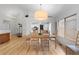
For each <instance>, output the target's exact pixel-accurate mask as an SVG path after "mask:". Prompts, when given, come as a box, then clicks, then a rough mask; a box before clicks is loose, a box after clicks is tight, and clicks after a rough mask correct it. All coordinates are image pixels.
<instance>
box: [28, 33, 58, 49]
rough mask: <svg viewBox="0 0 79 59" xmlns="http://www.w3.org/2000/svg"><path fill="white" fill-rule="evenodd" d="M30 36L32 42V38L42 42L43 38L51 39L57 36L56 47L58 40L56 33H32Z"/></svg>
mask: <svg viewBox="0 0 79 59" xmlns="http://www.w3.org/2000/svg"><path fill="white" fill-rule="evenodd" d="M28 37H29V38H30V43H31V41H32V40H38V41H39V42H40V41H41V40H51V38H55V48H56V46H57V40H56V36H55V35H52V36H50V35H49V34H39V33H31V34H30V35H29V36H28ZM40 43H41V42H40Z"/></svg>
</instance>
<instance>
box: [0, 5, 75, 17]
mask: <svg viewBox="0 0 79 59" xmlns="http://www.w3.org/2000/svg"><path fill="white" fill-rule="evenodd" d="M74 6H76V5H73V4H72V5H69V4H66V5H64V4H48V5H46V4H42V5H41V6H40V4H0V14H2V15H6V14H8V15H9V14H11V13H13V14H14V15H17V14H19V13H21V12H23V13H25V14H32V15H33V14H34V12H35V11H36V10H38V9H40V8H41V9H44V10H46V11H47V12H48V15H49V16H53V17H57V16H58V15H60V14H62V12H66V11H67V10H69V9H71V8H73V7H74Z"/></svg>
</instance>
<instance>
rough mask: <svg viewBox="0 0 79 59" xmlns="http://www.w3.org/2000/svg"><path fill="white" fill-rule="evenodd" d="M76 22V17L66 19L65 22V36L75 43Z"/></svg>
mask: <svg viewBox="0 0 79 59" xmlns="http://www.w3.org/2000/svg"><path fill="white" fill-rule="evenodd" d="M76 26H77V22H76V15H75V16H72V17H69V18H66V22H65V36H66V37H67V38H68V39H70V40H72V41H75V40H76V35H77V34H76V32H77V31H76V29H77V27H76Z"/></svg>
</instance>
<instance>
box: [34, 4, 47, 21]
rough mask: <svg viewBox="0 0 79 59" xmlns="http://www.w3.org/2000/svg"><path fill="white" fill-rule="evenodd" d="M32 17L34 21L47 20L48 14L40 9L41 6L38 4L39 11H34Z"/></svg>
mask: <svg viewBox="0 0 79 59" xmlns="http://www.w3.org/2000/svg"><path fill="white" fill-rule="evenodd" d="M34 17H35V19H36V20H46V19H48V13H47V12H46V11H45V10H43V9H41V4H40V9H39V10H37V11H35V14H34Z"/></svg>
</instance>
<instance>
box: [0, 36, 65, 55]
mask: <svg viewBox="0 0 79 59" xmlns="http://www.w3.org/2000/svg"><path fill="white" fill-rule="evenodd" d="M25 39H26V37H22V38H18V37H16V36H11V40H10V41H9V42H6V43H3V44H0V55H65V52H64V51H63V49H62V48H61V47H60V46H59V45H57V48H56V49H55V44H54V41H50V49H49V51H46V50H43V51H42V50H40V49H39V48H37V49H35V48H32V46H30V47H29V45H27V44H26V41H25Z"/></svg>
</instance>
